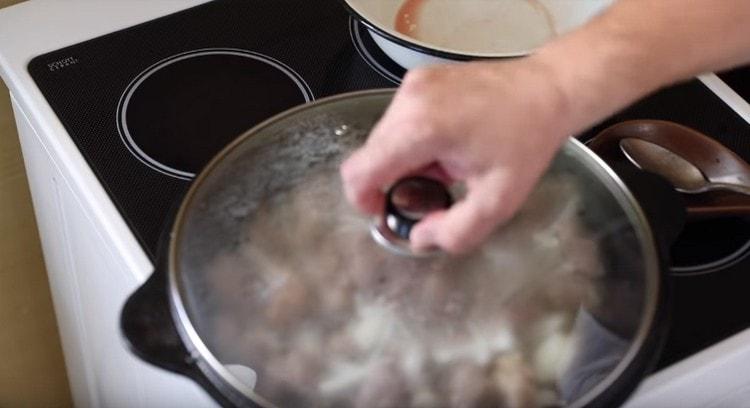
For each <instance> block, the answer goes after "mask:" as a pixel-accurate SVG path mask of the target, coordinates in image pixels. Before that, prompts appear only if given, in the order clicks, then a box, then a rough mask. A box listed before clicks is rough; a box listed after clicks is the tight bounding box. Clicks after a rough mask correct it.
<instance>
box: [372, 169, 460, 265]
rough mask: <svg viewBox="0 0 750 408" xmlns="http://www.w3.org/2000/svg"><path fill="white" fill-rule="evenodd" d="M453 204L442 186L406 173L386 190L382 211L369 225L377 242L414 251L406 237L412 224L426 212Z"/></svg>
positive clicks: (405, 250) (408, 252) (398, 248)
mask: <svg viewBox="0 0 750 408" xmlns="http://www.w3.org/2000/svg"><path fill="white" fill-rule="evenodd" d="M452 204H453V199H452V197H451V195H450V193H449V192H448V189H447V188H446V186H445V185H444V184H443V183H441V182H440V181H438V180H434V179H430V178H426V177H407V178H404V179H401V180H399V181H398V182H397V183H396V184H394V185H393V186H392V187H391V188H390V189H389V190H388V193H387V194H386V203H385V213H384V214H383V217H382V219H381V220H380V221H379V223H378V225H376V226H374V228H373V231H372V232H373V236H374V237H375V240H376V241H378V243H380V244H382V245H383V246H385V247H386V248H388V249H391V250H395V251H396V252H398V253H401V254H408V255H417V254H414V253H412V251H411V249H410V248H409V244H408V240H409V235H410V234H411V229H412V227H413V226H414V224H416V223H418V222H419V221H421V220H422V219H423V218H424V217H425V216H427V215H428V214H429V213H431V212H434V211H438V210H444V209H446V208H449V207H450V206H451V205H452Z"/></svg>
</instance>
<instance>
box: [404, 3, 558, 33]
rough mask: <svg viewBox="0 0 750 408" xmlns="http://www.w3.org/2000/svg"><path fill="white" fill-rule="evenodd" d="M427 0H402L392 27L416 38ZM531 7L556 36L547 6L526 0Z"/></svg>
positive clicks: (554, 26) (552, 18)
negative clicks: (539, 14)
mask: <svg viewBox="0 0 750 408" xmlns="http://www.w3.org/2000/svg"><path fill="white" fill-rule="evenodd" d="M427 1H428V0H404V2H403V3H402V4H401V7H400V8H399V9H398V11H397V12H396V21H395V22H394V27H395V28H396V31H398V32H399V33H401V34H404V35H407V36H409V37H412V38H415V39H417V38H418V31H419V23H418V22H419V17H420V14H421V13H422V9H423V8H424V4H425V2H427ZM526 2H527V3H529V5H530V6H531V7H533V8H534V9H535V10H536V11H537V12H539V13H541V14H542V15H543V16H544V19H545V21H546V23H547V27H548V28H549V30H550V32H551V33H552V35H553V36H557V27H556V24H555V18H554V17H553V16H552V13H550V11H549V10H548V9H547V7H546V6H545V5H544V4H542V2H540V1H539V0H526Z"/></svg>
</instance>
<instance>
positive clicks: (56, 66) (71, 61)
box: [47, 57, 78, 72]
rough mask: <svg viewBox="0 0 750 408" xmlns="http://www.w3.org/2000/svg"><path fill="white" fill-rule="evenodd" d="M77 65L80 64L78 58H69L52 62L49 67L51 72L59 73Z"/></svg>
mask: <svg viewBox="0 0 750 408" xmlns="http://www.w3.org/2000/svg"><path fill="white" fill-rule="evenodd" d="M77 63H78V58H76V57H68V58H64V59H61V60H58V61H55V62H50V63H49V64H47V67H48V68H49V70H50V71H52V72H54V71H59V70H61V69H63V68H65V67H69V66H71V65H75V64H77Z"/></svg>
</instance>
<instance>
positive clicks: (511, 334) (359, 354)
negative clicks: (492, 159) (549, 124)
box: [170, 91, 659, 407]
mask: <svg viewBox="0 0 750 408" xmlns="http://www.w3.org/2000/svg"><path fill="white" fill-rule="evenodd" d="M391 97H392V92H391V91H369V92H360V93H355V94H348V95H343V96H337V97H333V98H329V99H325V100H321V101H318V102H315V103H312V104H308V105H305V106H302V107H299V108H296V109H293V110H292V111H289V112H287V113H284V114H281V115H279V116H277V117H275V118H273V119H271V120H269V121H267V122H265V123H263V124H261V125H259V126H258V127H256V128H254V129H253V130H251V131H250V132H248V133H246V134H245V135H243V136H242V137H240V138H239V139H238V140H237V141H235V142H234V143H233V144H232V145H230V146H229V147H228V148H226V149H225V150H224V151H223V152H222V153H220V154H219V155H218V156H217V158H216V159H214V160H213V161H212V162H211V163H210V164H209V165H208V167H207V168H206V169H205V170H204V171H203V173H202V174H201V175H200V176H199V178H198V179H197V180H196V181H195V183H194V184H193V186H192V188H191V190H190V192H189V193H188V196H187V198H186V199H185V201H184V203H183V206H182V208H181V210H180V213H179V214H178V216H177V220H176V224H175V225H176V226H175V229H174V231H173V237H172V242H171V248H170V294H171V300H172V304H173V309H174V311H175V315H176V317H177V320H179V321H178V327H179V329H180V331H181V334H182V335H183V339H184V340H185V342H186V343H187V344H188V346H189V348H192V349H194V350H196V351H197V355H199V357H200V358H201V359H203V361H205V367H203V368H204V369H206V370H209V371H210V372H211V373H212V374H211V375H212V378H219V379H220V380H221V381H223V382H224V383H225V384H227V386H228V387H230V388H231V389H232V390H233V391H234V392H237V393H239V394H240V395H242V396H243V397H244V398H247V400H248V401H252V402H254V403H258V404H260V405H264V406H282V407H289V406H310V407H312V406H319V407H329V406H330V407H333V406H336V407H344V406H362V407H365V406H367V407H369V406H400V407H406V406H413V407H428V406H523V407H526V406H560V405H572V406H580V405H585V404H587V403H590V402H591V401H593V400H595V399H596V398H597V397H598V396H599V395H600V394H601V393H602V392H603V391H606V390H608V389H611V388H612V387H615V386H617V384H618V381H620V377H622V374H623V373H624V372H625V371H626V369H627V368H628V367H631V366H632V365H633V364H634V363H635V362H636V361H637V358H638V355H639V353H640V352H641V349H642V348H643V347H644V342H645V340H646V337H647V334H648V333H649V331H650V329H651V325H652V323H653V320H654V314H655V310H656V299H657V293H658V285H659V282H658V262H657V257H656V254H655V252H654V245H653V242H652V238H651V233H650V230H649V229H648V226H647V223H646V222H645V220H644V218H643V215H642V214H641V212H640V210H639V207H638V206H637V205H636V203H635V201H634V200H633V198H632V197H631V196H630V194H629V193H628V192H627V190H626V189H625V187H624V186H623V185H622V184H621V183H620V182H619V181H618V179H617V178H616V176H615V175H614V174H613V173H612V172H611V171H610V170H608V168H607V167H606V166H604V165H603V164H602V162H600V161H599V159H597V158H596V157H595V156H594V155H593V154H591V153H590V152H589V151H588V150H587V149H586V148H585V147H583V146H582V145H581V144H580V143H578V142H575V141H570V142H568V143H567V144H566V145H565V146H564V147H563V149H562V150H561V151H560V153H559V154H558V156H557V157H556V159H555V160H554V162H553V163H552V165H551V167H550V168H549V170H548V171H547V173H546V174H545V176H544V177H543V178H542V180H541V182H540V183H539V185H538V186H537V188H536V190H535V191H534V192H533V193H532V195H531V197H530V198H529V200H528V202H527V203H526V204H525V206H524V207H523V208H522V210H521V211H520V212H519V213H518V214H517V215H516V216H515V217H514V218H513V219H512V220H511V221H510V222H509V223H507V224H506V225H504V226H502V227H500V228H498V229H497V231H496V232H495V233H494V234H493V235H492V236H491V237H490V239H489V240H488V241H487V242H486V243H485V244H483V246H481V247H480V248H479V249H477V250H476V251H474V252H472V253H470V254H467V255H464V256H448V255H446V254H441V253H436V254H432V255H431V256H423V257H414V256H404V255H403V254H398V253H394V252H393V251H391V250H389V249H388V248H387V247H386V246H384V245H381V243H379V242H378V241H377V240H376V239H374V238H373V234H372V226H373V225H374V224H377V223H378V222H380V221H379V220H373V219H371V218H370V217H368V216H364V215H362V214H360V213H358V212H357V211H356V210H355V209H354V208H352V207H351V206H350V205H349V204H348V203H347V201H346V200H345V199H344V196H343V192H342V186H341V181H340V177H339V165H340V164H341V162H342V161H343V159H344V158H345V157H346V156H347V155H348V154H349V153H350V152H352V151H353V150H354V149H356V148H357V147H358V146H360V145H361V144H362V143H363V142H364V141H365V139H366V137H367V135H368V132H369V130H370V129H371V127H372V126H373V124H374V123H375V122H376V121H377V119H378V118H379V117H380V116H381V115H382V113H383V111H384V109H385V108H386V106H387V104H388V103H389V102H390V98H391ZM452 194H453V197H452V199H456V200H460V199H461V197H460V188H459V189H456V190H452Z"/></svg>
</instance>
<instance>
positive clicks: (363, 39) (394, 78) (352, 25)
mask: <svg viewBox="0 0 750 408" xmlns="http://www.w3.org/2000/svg"><path fill="white" fill-rule="evenodd" d="M349 36H351V38H352V43H354V48H355V49H356V50H357V52H358V53H359V55H360V56H361V57H362V59H363V60H365V62H366V63H367V65H369V66H370V67H371V68H372V69H374V70H375V71H376V72H377V73H378V74H380V75H382V76H383V77H385V78H386V79H387V80H389V81H391V82H393V83H394V84H397V85H398V84H400V83H401V78H403V76H404V74H405V73H406V70H405V69H404V68H403V67H401V66H400V65H398V64H397V63H396V62H394V61H393V60H392V59H390V58H389V57H388V56H387V55H385V53H383V51H382V50H381V49H380V47H378V45H377V44H375V41H373V39H372V36H371V34H370V32H369V31H368V30H367V27H365V26H363V25H362V24H360V23H359V21H357V20H355V19H353V18H349Z"/></svg>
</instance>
